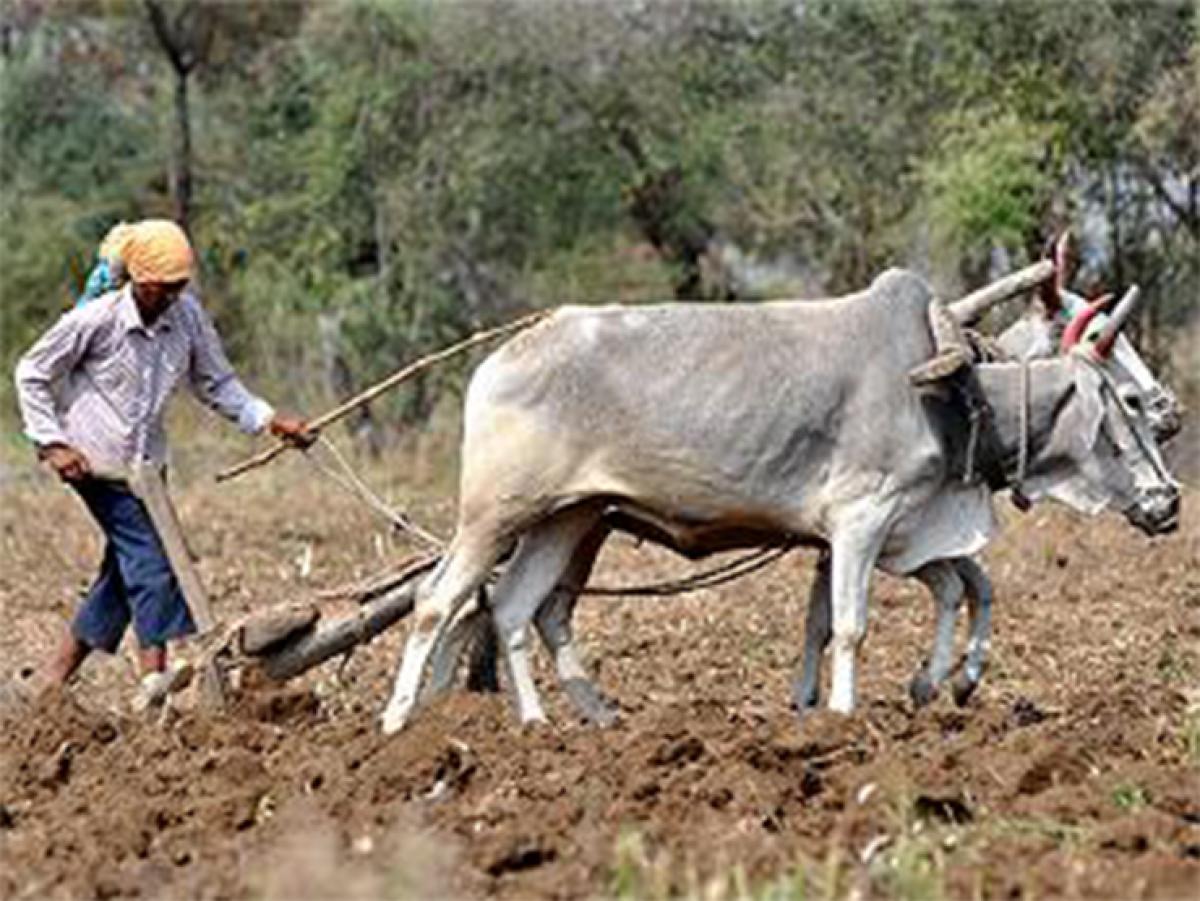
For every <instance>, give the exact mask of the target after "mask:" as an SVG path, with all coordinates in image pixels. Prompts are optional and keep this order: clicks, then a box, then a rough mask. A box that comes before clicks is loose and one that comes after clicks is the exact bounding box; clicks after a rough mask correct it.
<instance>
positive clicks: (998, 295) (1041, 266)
mask: <svg viewBox="0 0 1200 901" xmlns="http://www.w3.org/2000/svg"><path fill="white" fill-rule="evenodd" d="M1054 272H1055V268H1054V263H1052V262H1051V261H1050V260H1042V261H1041V262H1039V263H1034V264H1033V265H1032V266H1026V267H1025V268H1024V269H1020V270H1018V271H1016V272H1014V273H1013V274H1012V275H1006V276H1005V277H1004V278H1002V279H1000V280H998V281H994V282H992V283H991V284H990V285H987V286H986V287H983V288H980V289H979V290H978V291H972V292H971V293H970V294H968V295H967V296H966V297H964V298H962V299H961V300H956V301H955V302H954V303H952V304H950V313H951V315H952V316H954V318H955V319H956V320H958V322H959V324H960V325H970V324H971V323H972V322H974V321H975V320H977V319H978V318H979V317H980V316H982V315H983V314H984V313H986V312H987V311H988V310H990V309H991V308H992V307H994V306H996V305H997V304H999V303H1003V302H1004V301H1006V300H1009V299H1010V298H1013V297H1016V296H1017V295H1018V294H1024V293H1025V292H1026V291H1029V290H1031V289H1033V288H1036V287H1037V286H1038V285H1041V284H1044V283H1045V282H1046V281H1047V280H1049V279H1051V278H1053V276H1054Z"/></svg>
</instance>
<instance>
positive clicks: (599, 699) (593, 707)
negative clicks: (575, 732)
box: [563, 679, 618, 729]
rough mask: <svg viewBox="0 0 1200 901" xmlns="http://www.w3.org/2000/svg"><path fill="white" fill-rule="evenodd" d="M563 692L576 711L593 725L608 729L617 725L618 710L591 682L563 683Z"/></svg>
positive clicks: (580, 680) (570, 680)
mask: <svg viewBox="0 0 1200 901" xmlns="http://www.w3.org/2000/svg"><path fill="white" fill-rule="evenodd" d="M563 691H565V692H566V693H567V697H568V698H570V699H571V703H572V704H573V705H574V706H575V709H576V710H578V711H579V713H580V714H581V715H582V716H583V718H584V719H586V720H587V721H588V722H589V723H591V724H592V725H594V726H599V727H600V728H602V729H607V728H608V727H609V726H612V725H613V724H614V723H616V721H617V717H618V712H617V708H616V707H614V706H613V705H612V704H610V703H609V702H608V701H607V700H606V699H605V697H604V695H602V694H601V693H600V691H599V689H597V688H596V686H595V685H593V684H592V683H591V682H589V681H587V680H586V679H567V680H566V681H564V682H563Z"/></svg>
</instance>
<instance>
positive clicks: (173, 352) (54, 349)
mask: <svg viewBox="0 0 1200 901" xmlns="http://www.w3.org/2000/svg"><path fill="white" fill-rule="evenodd" d="M16 380H17V397H18V400H19V402H20V405H21V416H22V417H23V419H24V422H25V434H26V435H28V436H29V438H30V439H31V440H33V441H34V442H35V443H37V444H39V445H45V444H53V443H62V444H67V445H70V446H71V447H74V448H76V449H77V450H80V451H82V452H83V454H84V455H85V456H86V457H87V458H88V461H89V462H90V463H91V464H92V467H93V468H94V469H99V470H103V469H116V468H120V467H124V466H126V465H128V464H130V463H133V462H135V461H138V460H150V461H153V462H155V463H165V462H166V455H167V440H166V432H165V431H164V429H163V413H164V410H165V408H166V405H167V399H168V398H169V397H170V396H171V393H172V392H173V391H174V390H175V388H176V387H177V386H178V385H179V382H180V381H181V380H186V382H187V384H188V386H189V387H190V388H191V390H192V392H193V393H194V394H195V395H196V396H197V397H198V398H199V399H200V400H202V401H203V402H204V403H206V404H207V405H208V406H210V407H212V408H213V409H214V410H216V411H217V412H218V413H220V414H221V415H223V416H225V417H226V418H228V419H231V420H233V421H234V422H236V423H237V424H238V426H239V428H241V429H242V430H243V431H245V432H259V431H262V430H263V429H264V428H265V427H266V425H267V424H268V423H269V422H270V421H271V417H272V416H273V415H274V410H272V408H271V406H270V405H269V404H268V403H266V401H263V400H261V399H260V398H257V397H255V396H254V395H253V394H251V393H250V392H249V391H247V390H246V388H245V386H243V385H242V383H241V382H240V381H239V380H238V378H237V376H236V375H235V374H234V371H233V367H232V366H230V364H229V360H228V359H227V358H226V357H225V352H224V350H222V348H221V340H220V338H218V337H217V332H216V329H214V328H213V324H212V320H211V319H209V317H208V313H206V312H205V310H204V308H203V307H202V306H201V305H200V302H199V300H198V299H197V298H196V296H195V295H194V294H193V293H192V291H191V289H190V288H189V289H187V290H185V291H184V293H183V294H182V295H181V296H180V297H179V299H178V300H176V301H175V302H174V303H173V304H171V306H170V307H168V308H167V310H166V312H164V313H163V314H162V315H161V316H160V317H159V319H158V321H157V322H155V323H154V325H153V326H150V327H147V326H145V325H143V324H142V318H141V314H140V313H139V312H138V308H137V304H136V303H135V302H134V299H133V294H132V292H131V287H130V286H128V285H127V286H126V287H125V288H123V289H121V290H119V291H113V292H111V293H109V294H105V295H104V296H102V297H99V298H97V299H96V300H94V301H92V302H90V303H88V304H86V305H84V306H81V307H76V308H75V309H74V310H71V311H70V312H68V313H66V314H64V315H63V317H62V318H61V319H59V320H58V322H57V323H55V325H54V326H53V327H52V328H51V329H50V330H49V331H48V332H46V334H45V335H43V336H42V337H41V339H40V340H39V341H38V342H37V343H36V344H34V345H33V347H32V348H30V350H29V351H28V352H27V353H26V354H25V356H23V357H22V358H21V361H20V363H18V364H17V371H16Z"/></svg>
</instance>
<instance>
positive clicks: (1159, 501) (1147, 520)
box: [1125, 485, 1181, 535]
mask: <svg viewBox="0 0 1200 901" xmlns="http://www.w3.org/2000/svg"><path fill="white" fill-rule="evenodd" d="M1180 504H1181V501H1180V494H1179V488H1178V486H1176V485H1156V486H1154V487H1153V488H1147V489H1144V490H1142V491H1140V492H1139V493H1138V496H1137V499H1136V500H1135V501H1134V502H1133V504H1132V505H1130V506H1129V508H1128V509H1126V511H1125V516H1126V518H1127V519H1128V520H1129V522H1130V523H1132V524H1133V525H1135V526H1137V527H1138V528H1139V529H1141V530H1142V531H1143V532H1145V533H1146V534H1147V535H1166V534H1169V533H1171V532H1174V531H1175V530H1176V529H1178V528H1179V508H1180Z"/></svg>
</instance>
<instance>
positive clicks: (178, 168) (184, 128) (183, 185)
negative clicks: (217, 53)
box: [171, 68, 192, 235]
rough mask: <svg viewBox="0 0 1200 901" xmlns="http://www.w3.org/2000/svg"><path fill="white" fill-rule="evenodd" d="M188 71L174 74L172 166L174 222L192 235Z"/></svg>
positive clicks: (190, 119)
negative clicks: (173, 153)
mask: <svg viewBox="0 0 1200 901" xmlns="http://www.w3.org/2000/svg"><path fill="white" fill-rule="evenodd" d="M190 74H191V73H190V72H189V71H188V70H187V69H179V68H177V69H176V70H175V159H174V160H173V161H172V166H171V196H172V200H173V202H174V206H175V221H176V222H178V223H179V226H180V227H181V228H182V229H183V230H184V231H185V232H187V233H188V234H189V235H190V234H191V216H192V118H191V107H190V104H189V101H188V77H189V75H190Z"/></svg>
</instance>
